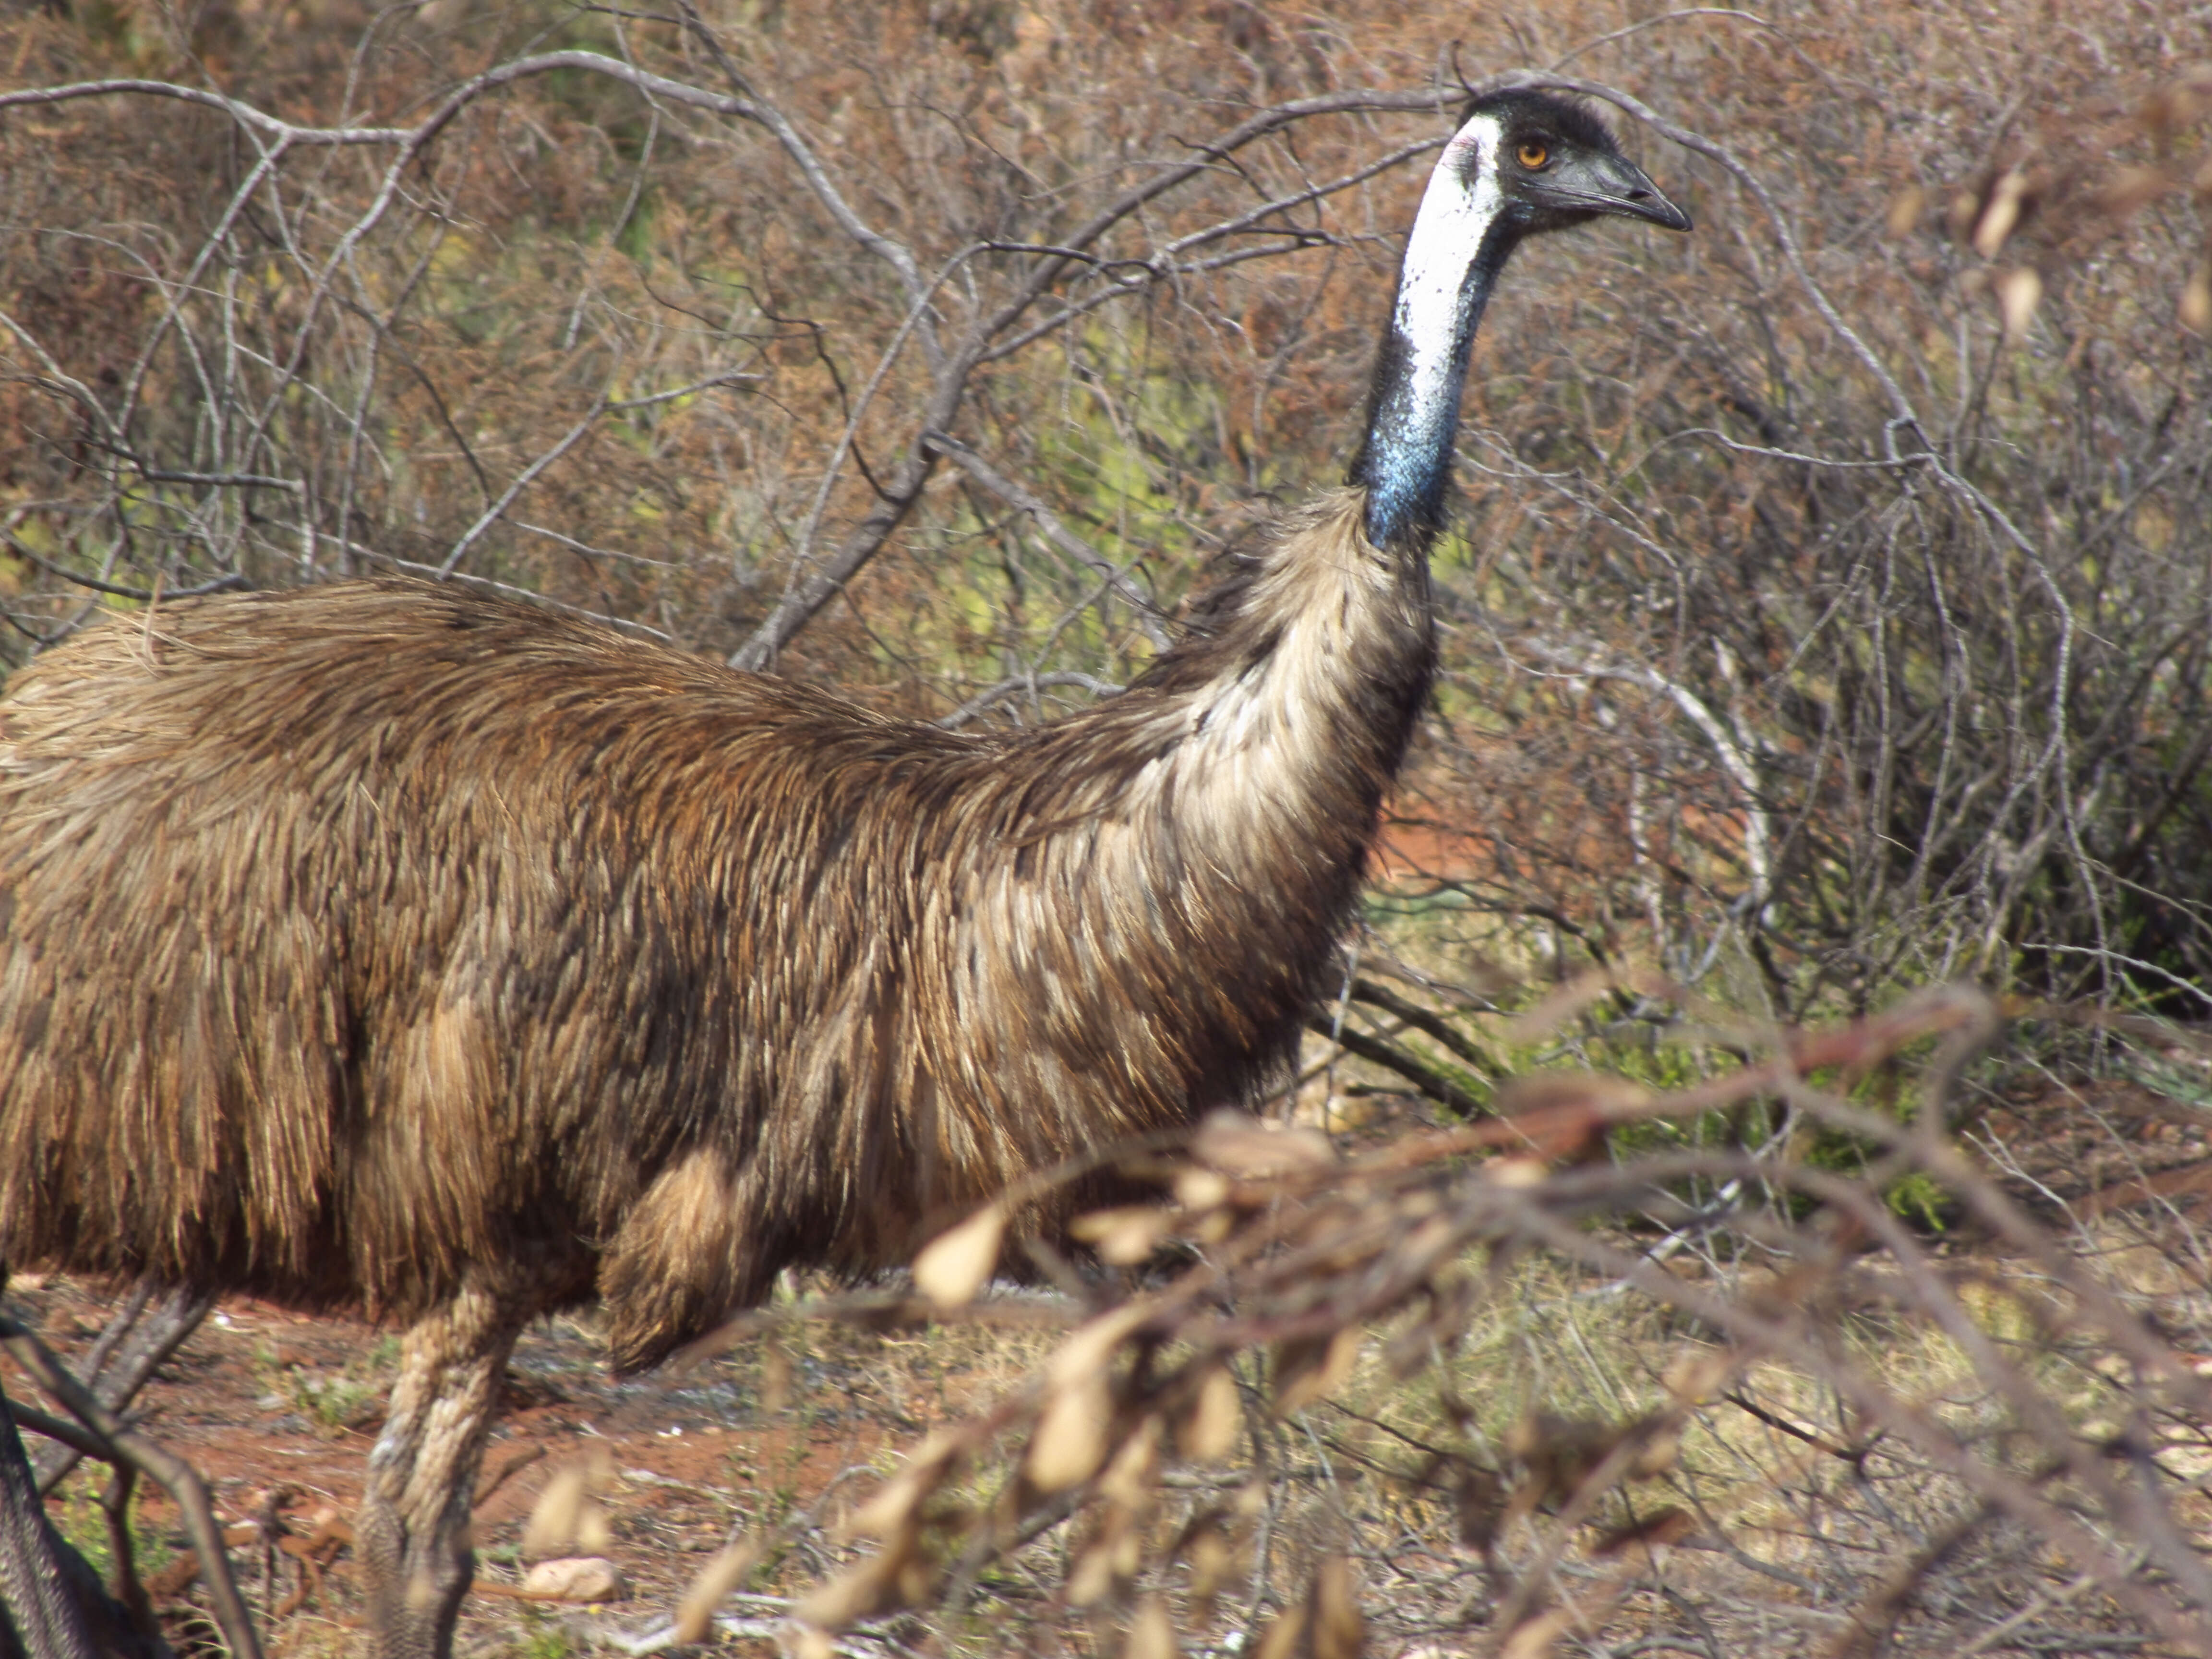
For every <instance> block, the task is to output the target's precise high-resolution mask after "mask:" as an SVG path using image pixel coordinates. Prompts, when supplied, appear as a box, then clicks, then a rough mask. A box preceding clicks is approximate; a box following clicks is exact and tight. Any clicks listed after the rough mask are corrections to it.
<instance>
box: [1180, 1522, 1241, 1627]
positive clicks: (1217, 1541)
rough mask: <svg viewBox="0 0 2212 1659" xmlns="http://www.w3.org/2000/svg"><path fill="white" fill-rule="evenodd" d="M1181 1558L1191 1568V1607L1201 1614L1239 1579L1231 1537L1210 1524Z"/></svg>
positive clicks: (1194, 1535) (1198, 1532) (1192, 1538)
mask: <svg viewBox="0 0 2212 1659" xmlns="http://www.w3.org/2000/svg"><path fill="white" fill-rule="evenodd" d="M1182 1559H1183V1560H1184V1562H1185V1564H1186V1565H1188V1567H1189V1568H1190V1599H1191V1605H1192V1606H1193V1607H1194V1608H1195V1609H1199V1610H1200V1613H1201V1614H1202V1612H1203V1609H1204V1608H1205V1607H1206V1606H1207V1605H1208V1604H1209V1603H1211V1602H1212V1600H1213V1598H1214V1597H1215V1596H1216V1595H1218V1594H1220V1591H1221V1587H1222V1586H1223V1585H1224V1584H1225V1583H1228V1582H1229V1580H1230V1579H1231V1577H1235V1576H1236V1573H1237V1551H1236V1550H1235V1549H1234V1548H1233V1547H1231V1544H1230V1541H1229V1536H1228V1534H1226V1533H1225V1532H1223V1531H1222V1530H1221V1528H1220V1527H1219V1526H1218V1524H1216V1523H1215V1522H1211V1521H1209V1522H1206V1524H1205V1525H1203V1526H1201V1527H1200V1528H1198V1529H1197V1530H1195V1531H1194V1532H1193V1533H1192V1534H1191V1535H1190V1541H1189V1542H1188V1543H1187V1544H1185V1545H1184V1546H1183V1549H1182Z"/></svg>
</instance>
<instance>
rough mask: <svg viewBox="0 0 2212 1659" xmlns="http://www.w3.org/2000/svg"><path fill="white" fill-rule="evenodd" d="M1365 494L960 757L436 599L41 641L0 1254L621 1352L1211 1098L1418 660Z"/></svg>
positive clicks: (1289, 1003) (937, 739) (1411, 601)
mask: <svg viewBox="0 0 2212 1659" xmlns="http://www.w3.org/2000/svg"><path fill="white" fill-rule="evenodd" d="M1360 503H1361V496H1360V495H1359V494H1358V492H1349V491H1348V492H1340V493H1337V494H1334V495H1329V496H1328V497H1326V498H1324V499H1323V500H1322V501H1321V502H1319V503H1318V504H1317V505H1316V506H1315V507H1312V508H1310V509H1309V510H1307V511H1306V512H1305V513H1303V514H1301V515H1299V516H1298V517H1297V518H1296V519H1295V520H1291V521H1290V522H1289V523H1288V524H1286V525H1285V527H1284V529H1283V531H1282V532H1281V533H1280V534H1279V536H1277V537H1276V538H1274V539H1273V542H1272V543H1271V544H1270V546H1269V548H1268V550H1267V551H1266V552H1265V553H1263V554H1262V555H1261V556H1258V557H1257V558H1255V560H1253V561H1252V562H1250V564H1249V567H1248V568H1246V569H1245V570H1243V572H1242V573H1241V574H1239V575H1238V576H1237V578H1236V579H1234V580H1233V581H1232V582H1231V585H1230V586H1229V587H1228V588H1227V589H1226V590H1225V592H1223V594H1222V595H1221V596H1220V597H1219V598H1218V600H1217V602H1216V603H1215V604H1214V605H1212V607H1211V608H1210V610H1209V612H1208V614H1207V617H1206V621H1207V623H1208V624H1209V625H1208V628H1207V629H1206V631H1205V632H1204V633H1203V634H1201V635H1199V636H1196V637H1194V638H1193V639H1191V640H1190V641H1187V642H1185V643H1184V644H1182V646H1180V647H1177V648H1176V649H1175V650H1173V651H1170V652H1169V653H1166V654H1165V655H1164V656H1163V657H1162V658H1161V659H1160V660H1159V661H1158V664H1157V665H1155V666H1154V667H1153V669H1152V671H1151V672H1150V673H1148V674H1147V675H1146V676H1145V677H1144V678H1143V679H1141V680H1140V681H1139V683H1138V684H1136V685H1134V686H1133V687H1132V688H1131V689H1130V690H1128V691H1127V693H1125V694H1124V695H1122V696H1119V697H1116V698H1114V699H1112V700H1110V701H1108V702H1103V703H1101V704H1099V705H1097V706H1096V707H1095V708H1091V709H1089V710H1086V711H1085V712H1083V713H1081V714H1076V715H1073V716H1072V717H1070V718H1067V719H1066V720H1060V721H1059V722H1057V723H1054V724H1052V725H1048V726H1042V727H1039V728H1036V729H1034V730H1031V731H1027V732H1018V733H1012V734H1006V735H998V736H975V735H967V734H956V733H951V732H944V731H940V730H939V729H937V728H934V727H933V726H927V725H920V724H915V723H912V722H908V721H903V720H890V719H886V718H884V717H883V716H880V715H878V714H872V713H870V712H869V711H867V710H866V709H864V708H860V707H858V706H856V705H854V704H852V703H850V702H845V701H843V700H842V699H840V698H837V697H835V696H829V695H827V694H824V693H823V692H820V691H817V690H810V689H808V688H806V687H804V686H800V685H796V684H789V683H787V682H784V681H781V680H778V679H775V678H762V677H757V676H752V675H746V674H741V673H736V672H732V671H726V670H724V669H722V668H720V667H718V666H716V665H713V664H711V663H708V662H706V661H704V660H702V659H697V658H695V657H691V656H687V655H684V654H683V653H678V652H675V651H671V650H667V649H664V648H660V647H654V646H650V645H645V644H641V643H638V642H635V641H629V640H625V639H623V638H620V637H618V636H617V635H613V634H611V633H610V632H607V631H605V630H603V629H597V628H593V627H590V626H586V625H585V624H582V623H577V622H574V621H571V620H568V619H565V618H562V617H557V616H555V615H552V614H550V613H549V612H546V611H539V610H536V609H532V608H530V607H527V606H524V605H515V604H511V603H507V602H503V601H500V600H495V599H487V598H484V597H482V596H480V595H477V594H475V593H471V592H465V591H463V590H461V589H460V588H459V587H458V586H432V585H428V584H422V583H415V582H380V583H374V584H350V585H343V586H325V587H318V588H310V589H304V590H300V591H296V592H283V593H268V594H252V595H246V596H236V597H228V598H223V599H210V600H206V601H202V602H197V603H191V604H184V605H163V606H161V607H160V608H159V609H158V610H157V611H153V612H151V613H148V614H145V615H143V616H132V617H117V618H113V619H111V620H110V621H108V622H106V623H104V624H103V625H101V626H100V627H98V628H96V629H93V630H91V631H90V632H88V634H86V635H83V636H82V637H80V638H79V639H77V640H76V641H72V642H70V644H68V645H67V646H64V647H62V648H60V649H58V650H56V651H54V652H52V653H49V654H48V655H47V656H46V657H45V658H43V659H40V661H39V662H38V663H36V664H35V665H33V666H32V667H31V668H29V669H27V670H26V671H23V672H22V673H21V674H19V675H18V676H17V677H16V678H15V681H14V682H13V683H12V684H10V686H9V690H8V695H7V697H6V699H5V700H4V702H0V1261H9V1262H12V1263H13V1264H15V1265H17V1266H20V1267H33V1266H53V1267H67V1268H72V1269H79V1270H92V1271H98V1272H105V1273H123V1274H149V1275H152V1276H155V1277H157V1278H161V1279H184V1280H190V1281H192V1282H194V1283H197V1284H201V1285H222V1286H226V1287H232V1288H236V1289H239V1290H243V1291H252V1292H255V1293H258V1294H260V1295H264V1296H268V1297H275V1298H278V1299H281V1300H283V1301H287V1302H289V1303H292V1304H297V1305H301V1306H306V1307H320V1306H328V1305H333V1304H342V1303H349V1302H353V1301H356V1300H357V1301H361V1302H363V1303H365V1304H367V1305H368V1308H369V1309H370V1310H373V1311H375V1312H378V1313H386V1312H388V1313H390V1314H392V1315H395V1316H398V1317H400V1318H402V1319H410V1320H411V1319H414V1318H416V1317H417V1316H421V1315H422V1314H423V1313H425V1312H426V1311H428V1310H431V1309H434V1308H435V1307H438V1306H440V1305H441V1304H446V1303H447V1302H448V1301H449V1300H450V1299H451V1298H452V1297H453V1296H454V1295H455V1294H456V1293H457V1292H458V1291H459V1289H460V1287H461V1284H462V1275H463V1272H464V1269H465V1267H468V1266H469V1264H471V1263H491V1262H498V1263H510V1264H513V1266H514V1267H516V1268H517V1269H519V1270H520V1272H519V1273H518V1274H517V1275H516V1277H515V1279H514V1280H513V1282H515V1283H519V1284H522V1285H526V1286H527V1290H526V1292H521V1294H526V1296H527V1297H528V1299H529V1301H530V1304H531V1309H530V1310H531V1311H537V1310H545V1309H551V1308H555V1307H559V1306H563V1305H568V1304H574V1303H576V1302H579V1301H581V1300H583V1299H586V1298H587V1297H590V1296H592V1295H593V1294H594V1293H596V1294H598V1295H599V1296H601V1297H603V1298H604V1299H605V1303H606V1305H607V1307H608V1310H609V1312H610V1314H611V1328H612V1329H611V1341H612V1348H613V1354H614V1358H615V1362H616V1364H617V1366H618V1367H620V1368H622V1369H624V1370H629V1369H633V1368H635V1367H638V1366H641V1365H646V1364H651V1363H653V1361H654V1360H656V1359H658V1358H660V1357H661V1356H663V1355H665V1353H667V1352H669V1351H670V1350H671V1348H673V1347H674V1346H677V1345H678V1344H679V1343H682V1342H684V1341H685V1340H688V1339H690V1338H691V1337H693V1336H696V1334H699V1333H700V1332H701V1331H702V1330H704V1329H705V1328H708V1327H709V1326H711V1325H712V1324H713V1323H714V1322H715V1321H716V1320H718V1319H719V1318H720V1317H721V1316H723V1315H724V1314H725V1313H726V1312H727V1311H728V1310H731V1309H732V1308H733V1307H736V1306H739V1305H743V1304H749V1303H750V1302H753V1301H756V1300H757V1299H758V1298H759V1297H761V1296H762V1295H763V1294H764V1292H765V1291H767V1289H768V1287H769V1285H770V1283H771V1282H772V1280H773V1279H774V1276H775V1273H777V1272H778V1270H779V1269H781V1268H782V1267H786V1266H787V1265H792V1264H818V1265H822V1266H826V1267H831V1268H834V1269H836V1270H839V1271H842V1272H844V1273H866V1272H869V1271H872V1270H875V1269H878V1268H882V1267H889V1266H891V1265H894V1264H897V1263H900V1262H902V1261H906V1260H907V1259H908V1257H910V1256H911V1255H912V1254H913V1252H914V1250H915V1248H916V1247H917V1245H918V1244H919V1243H921V1241H922V1240H924V1239H925V1238H926V1237H928V1235H929V1234H930V1233H931V1232H932V1231H934V1230H935V1229H936V1228H938V1227H939V1226H942V1225H945V1223H946V1222H948V1221H950V1220H951V1219H952V1218H955V1217H957V1215H958V1214H960V1213H961V1212H964V1211H966V1210H967V1209H969V1208H971V1207H973V1206H975V1205H977V1204H979V1203H981V1202H982V1201H984V1200H987V1198H989V1197H991V1196H993V1195H994V1194H996V1193H998V1192H999V1191H1000V1189H1002V1188H1005V1187H1006V1186H1007V1185H1008V1184H1009V1183H1011V1182H1015V1181H1018V1180H1019V1179H1020V1178H1021V1177H1023V1176H1025V1175H1028V1174H1030V1173H1031V1172H1033V1171H1036V1170H1042V1169H1045V1168H1048V1167H1050V1166H1052V1165H1054V1164H1058V1163H1060V1162H1061V1161H1062V1160H1064V1159H1066V1158H1070V1157H1072V1156H1074V1155H1076V1154H1079V1153H1082V1152H1087V1151H1090V1150H1092V1149H1095V1148H1097V1147H1100V1146H1106V1145H1110V1144H1112V1143H1115V1142H1117V1141H1120V1140H1121V1139H1125V1138H1127V1137H1128V1136H1131V1135H1133V1134H1137V1133H1142V1132H1144V1131H1146V1130H1151V1129H1157V1128H1160V1127H1165V1126H1170V1125H1176V1124H1182V1123H1185V1122H1188V1121H1189V1120H1190V1119H1191V1117H1192V1115H1194V1113H1196V1112H1198V1111H1200V1110H1202V1109H1205V1108H1206V1107H1208V1106H1211V1105H1214V1104H1217V1103H1230V1102H1237V1101H1243V1100H1248V1099H1249V1098H1250V1097H1252V1096H1253V1094H1254V1093H1255V1091H1257V1090H1258V1089H1260V1088H1261V1086H1263V1085H1264V1084H1265V1082H1266V1081H1267V1079H1269V1078H1271V1077H1272V1076H1273V1075H1274V1074H1275V1073H1276V1071H1277V1068H1278V1067H1279V1066H1280V1064H1281V1063H1282V1062H1283V1061H1284V1060H1285V1059H1286V1057H1287V1056H1288V1055H1289V1054H1291V1050H1292V1048H1293V1046H1294V1044H1295V1042H1296V1037H1297V1030H1298V1029H1299V1024H1300V1019H1301V1017H1302V1015H1303V1013H1304V1010H1305V1009H1306V1007H1307V1006H1308V1005H1309V1003H1310V1000H1311V999H1312V997H1313V996H1314V994H1315V992H1316V976H1317V975H1319V974H1320V973H1321V972H1322V969H1323V966H1324V964H1325V963H1326V962H1327V960H1328V956H1329V953H1330V951H1331V949H1332V946H1333V945H1334V941H1335V939H1336V938H1337V936H1338V933H1339V932H1340V929H1341V928H1342V927H1343V926H1344V925H1345V922H1346V919H1347V916H1348V914H1349V911H1350V908H1351V906H1352V902H1353V900H1354V897H1355V896H1356V894H1357V891H1358V883H1359V880H1360V875H1361V871H1362V867H1363V866H1364V860H1365V858H1366V854H1367V849H1368V847H1369V844H1370V842H1371V840H1372V838H1373V836H1374V833H1375V829H1376V815H1377V811H1378V807H1379V804H1380V802H1381V799H1382V795H1383V790H1384V789H1385V787H1387V786H1388V784H1389V780H1390V779H1391V777H1392V775H1393V774H1394V773H1395V770H1396V768H1397V766H1398V763H1399V761H1400V758H1401V755H1402V753H1403V750H1404V747H1405V744H1406V741H1407V735H1408V733H1409V732H1410V729H1411V726H1412V722H1413V718H1414V716H1415V714H1416V713H1417V712H1418V709H1419V705H1420V703H1421V702H1422V700H1423V698H1424V696H1425V693H1426V690H1427V685H1428V681H1429V673H1430V665H1431V628H1430V623H1429V620H1428V611H1427V594H1426V580H1427V579H1426V575H1425V568H1424V566H1423V564H1422V562H1421V560H1420V558H1419V556H1418V554H1417V553H1414V552H1412V551H1407V552H1402V553H1401V552H1391V553H1385V552H1383V551H1380V550H1376V548H1375V547H1373V546H1371V545H1370V544H1368V542H1367V541H1366V539H1365V538H1364V535H1363V534H1362V532H1361V531H1360V528H1359V523H1360V519H1359V509H1360ZM1085 1200H1086V1194H1085V1192H1084V1191H1083V1190H1081V1189H1076V1190H1073V1191H1070V1192H1067V1193H1063V1194H1060V1195H1058V1196H1057V1197H1056V1198H1054V1199H1053V1200H1048V1201H1046V1202H1044V1203H1043V1204H1042V1205H1040V1206H1037V1208H1036V1211H1035V1212H1034V1213H1032V1214H1031V1215H1030V1216H1029V1217H1028V1218H1026V1220H1027V1223H1028V1225H1031V1226H1038V1227H1045V1228H1051V1227H1054V1226H1056V1225H1058V1223H1059V1222H1060V1220H1062V1219H1064V1218H1065V1217H1066V1213H1067V1212H1068V1210H1069V1209H1070V1207H1071V1206H1074V1205H1076V1204H1079V1203H1082V1202H1084V1201H1085Z"/></svg>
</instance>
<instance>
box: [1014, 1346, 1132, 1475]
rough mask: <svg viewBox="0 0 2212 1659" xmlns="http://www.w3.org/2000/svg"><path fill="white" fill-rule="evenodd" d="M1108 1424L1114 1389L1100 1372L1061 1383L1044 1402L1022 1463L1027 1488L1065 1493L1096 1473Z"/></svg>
mask: <svg viewBox="0 0 2212 1659" xmlns="http://www.w3.org/2000/svg"><path fill="white" fill-rule="evenodd" d="M1113 1420H1114V1395H1113V1390H1112V1389H1109V1387H1108V1386H1107V1382H1106V1373H1105V1372H1104V1371H1103V1370H1096V1371H1093V1372H1092V1373H1091V1375H1090V1376H1086V1377H1083V1378H1079V1379H1078V1380H1076V1381H1074V1382H1071V1383H1063V1384H1062V1385H1061V1386H1060V1388H1059V1389H1056V1390H1055V1391H1054V1394H1053V1396H1052V1398H1051V1399H1049V1400H1048V1401H1046V1402H1045V1407H1044V1410H1043V1411H1042V1413H1039V1414H1038V1416H1037V1424H1036V1429H1035V1431H1032V1432H1031V1434H1030V1449H1029V1455H1028V1457H1027V1458H1026V1459H1024V1462H1023V1464H1022V1470H1023V1473H1024V1474H1026V1475H1028V1477H1029V1481H1030V1485H1031V1486H1034V1487H1036V1489H1037V1491H1039V1492H1066V1490H1067V1489H1068V1488H1069V1487H1070V1486H1081V1485H1082V1484H1083V1483H1084V1482H1085V1481H1086V1480H1089V1479H1090V1478H1091V1476H1092V1475H1094V1474H1097V1472H1098V1469H1099V1466H1100V1465H1101V1464H1103V1463H1104V1462H1105V1461H1106V1431H1107V1430H1108V1429H1109V1427H1110V1426H1111V1425H1112V1424H1113Z"/></svg>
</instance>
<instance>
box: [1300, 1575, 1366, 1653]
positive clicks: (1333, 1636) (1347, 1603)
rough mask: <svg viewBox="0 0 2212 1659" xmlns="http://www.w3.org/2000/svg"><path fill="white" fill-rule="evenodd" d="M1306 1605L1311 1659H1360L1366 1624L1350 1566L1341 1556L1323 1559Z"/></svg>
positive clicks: (1364, 1648) (1364, 1646)
mask: <svg viewBox="0 0 2212 1659" xmlns="http://www.w3.org/2000/svg"><path fill="white" fill-rule="evenodd" d="M1306 1604H1307V1608H1308V1613H1307V1625H1308V1627H1309V1628H1310V1630H1311V1631H1312V1632H1313V1643H1312V1653H1313V1659H1359V1656H1360V1655H1361V1654H1362V1653H1364V1651H1366V1648H1367V1620H1365V1619H1364V1618H1363V1617H1362V1616H1361V1615H1360V1612H1359V1586H1358V1580H1357V1578H1355V1577H1354V1576H1353V1573H1352V1563H1351V1562H1350V1561H1348V1560H1346V1559H1345V1558H1344V1557H1343V1556H1341V1555H1331V1556H1328V1557H1326V1558H1324V1559H1323V1560H1322V1564H1321V1565H1319V1566H1318V1567H1316V1569H1315V1570H1314V1582H1313V1590H1312V1593H1311V1594H1310V1595H1309V1596H1308V1597H1307V1603H1306Z"/></svg>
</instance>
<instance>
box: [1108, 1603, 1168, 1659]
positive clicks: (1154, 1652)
mask: <svg viewBox="0 0 2212 1659" xmlns="http://www.w3.org/2000/svg"><path fill="white" fill-rule="evenodd" d="M1121 1659H1182V1643H1181V1642H1179V1641H1177V1640H1176V1628H1175V1620H1172V1619H1170V1617H1168V1608H1167V1603H1166V1602H1164V1601H1161V1600H1160V1598H1159V1597H1158V1596H1157V1595H1147V1596H1146V1598H1145V1599H1144V1600H1143V1601H1139V1602H1138V1603H1137V1616H1136V1617H1135V1618H1133V1619H1132V1620H1130V1621H1129V1639H1128V1640H1127V1641H1126V1642H1124V1643H1123V1644H1121Z"/></svg>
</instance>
